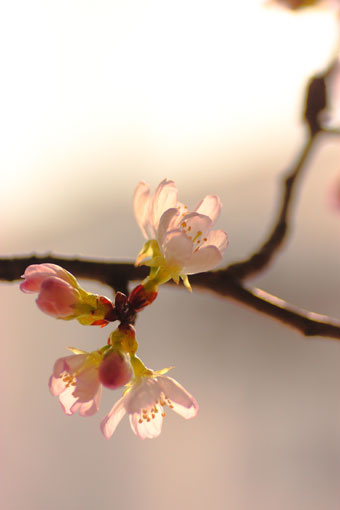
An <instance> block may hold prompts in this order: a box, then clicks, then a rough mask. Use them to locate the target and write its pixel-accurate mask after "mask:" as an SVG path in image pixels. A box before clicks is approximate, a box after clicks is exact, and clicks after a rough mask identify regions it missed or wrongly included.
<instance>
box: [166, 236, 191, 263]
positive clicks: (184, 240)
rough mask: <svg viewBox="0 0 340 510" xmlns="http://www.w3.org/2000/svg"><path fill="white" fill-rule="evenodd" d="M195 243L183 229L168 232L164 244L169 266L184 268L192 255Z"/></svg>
mask: <svg viewBox="0 0 340 510" xmlns="http://www.w3.org/2000/svg"><path fill="white" fill-rule="evenodd" d="M192 248H193V244H192V241H191V240H190V239H189V237H188V236H187V235H186V234H184V232H182V231H181V230H173V231H171V232H169V233H168V234H167V236H166V237H165V239H164V243H163V246H162V249H163V255H164V258H165V260H166V262H167V264H168V265H169V266H173V267H179V268H182V267H184V266H185V265H187V264H188V263H189V261H190V258H191V255H192Z"/></svg>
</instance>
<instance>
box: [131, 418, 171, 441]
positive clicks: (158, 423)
mask: <svg viewBox="0 0 340 510" xmlns="http://www.w3.org/2000/svg"><path fill="white" fill-rule="evenodd" d="M129 419H130V425H131V428H132V430H133V432H134V433H135V434H136V435H137V436H138V437H139V438H140V439H146V438H148V439H153V438H154V437H158V436H159V435H160V433H161V431H162V424H163V416H162V414H161V413H156V415H155V418H151V419H150V421H146V420H143V421H142V423H139V420H140V414H138V413H134V414H132V415H130V416H129Z"/></svg>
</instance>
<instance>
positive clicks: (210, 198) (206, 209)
mask: <svg viewBox="0 0 340 510" xmlns="http://www.w3.org/2000/svg"><path fill="white" fill-rule="evenodd" d="M221 208H222V203H221V200H220V198H219V197H218V196H217V195H207V196H206V197H204V198H203V200H201V201H200V203H199V204H198V206H197V207H196V209H195V212H198V213H200V214H204V215H205V216H209V218H210V219H211V221H212V225H213V224H214V223H215V221H216V220H217V218H218V217H219V215H220V212H221Z"/></svg>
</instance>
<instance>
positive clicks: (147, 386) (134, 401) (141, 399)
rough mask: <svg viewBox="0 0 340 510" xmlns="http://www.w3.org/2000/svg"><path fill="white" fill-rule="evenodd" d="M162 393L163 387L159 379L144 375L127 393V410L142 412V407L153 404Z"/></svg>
mask: <svg viewBox="0 0 340 510" xmlns="http://www.w3.org/2000/svg"><path fill="white" fill-rule="evenodd" d="M160 394H161V389H160V387H159V385H158V382H157V380H156V379H152V378H151V377H143V378H142V379H141V380H140V382H138V383H135V385H134V386H133V388H132V390H130V391H129V393H128V394H127V395H126V404H125V407H126V411H127V412H128V413H129V414H134V413H140V411H141V410H142V409H147V408H148V407H151V406H153V405H154V403H155V402H156V401H157V400H158V399H159V396H160Z"/></svg>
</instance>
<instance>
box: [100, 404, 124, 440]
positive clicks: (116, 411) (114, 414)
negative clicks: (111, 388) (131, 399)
mask: <svg viewBox="0 0 340 510" xmlns="http://www.w3.org/2000/svg"><path fill="white" fill-rule="evenodd" d="M125 399H126V396H123V397H122V398H121V399H119V400H118V402H116V403H115V405H114V406H113V408H112V409H111V411H110V412H109V414H107V415H106V416H105V417H104V418H103V419H102V421H101V423H100V430H101V431H102V433H103V434H104V437H106V439H110V437H111V436H112V434H113V433H114V431H115V430H116V428H117V426H118V425H119V423H120V422H121V420H122V418H123V417H124V416H125V413H126V410H125Z"/></svg>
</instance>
